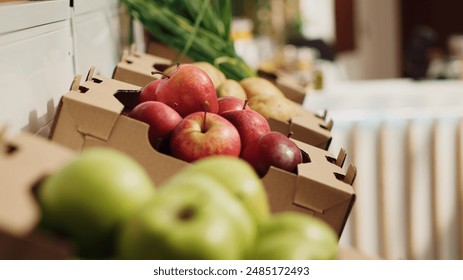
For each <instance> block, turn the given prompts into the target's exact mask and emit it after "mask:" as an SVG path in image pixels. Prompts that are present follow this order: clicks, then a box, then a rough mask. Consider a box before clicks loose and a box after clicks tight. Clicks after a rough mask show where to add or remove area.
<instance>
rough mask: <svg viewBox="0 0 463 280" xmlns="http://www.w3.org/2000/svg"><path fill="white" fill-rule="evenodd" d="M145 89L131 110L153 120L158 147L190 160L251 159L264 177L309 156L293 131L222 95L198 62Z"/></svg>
mask: <svg viewBox="0 0 463 280" xmlns="http://www.w3.org/2000/svg"><path fill="white" fill-rule="evenodd" d="M154 74H160V75H162V76H161V77H160V78H159V79H155V80H153V81H152V82H150V83H149V84H147V85H146V86H145V87H144V88H143V89H142V90H141V92H140V96H139V104H138V105H137V106H136V107H135V108H133V109H132V111H130V112H129V116H130V117H133V118H135V119H137V120H140V121H143V122H145V123H147V124H148V125H149V140H150V143H151V145H152V146H153V147H154V148H155V149H156V150H158V151H160V152H163V153H166V154H170V155H172V156H174V157H176V158H179V159H182V160H185V161H187V162H194V161H196V160H198V159H201V158H204V157H207V156H211V155H228V156H234V157H240V158H242V159H244V160H246V161H247V162H248V163H250V164H251V166H252V167H253V168H254V169H255V170H256V172H257V173H258V174H259V176H261V177H263V176H264V175H265V174H266V173H267V171H268V169H269V168H270V166H275V167H278V168H281V169H284V170H286V171H290V172H296V167H297V165H298V164H299V163H301V162H302V161H303V156H302V153H301V151H300V149H299V148H298V147H297V145H296V144H295V143H294V142H293V141H292V140H291V139H289V136H287V135H283V134H281V133H280V132H276V131H271V129H270V126H269V123H268V121H267V119H266V118H265V117H263V116H262V115H261V114H260V113H258V112H257V111H255V110H252V109H251V108H250V107H249V106H247V104H246V101H244V100H242V99H240V98H237V97H231V96H227V97H220V98H218V97H217V93H216V89H215V87H214V84H213V82H212V80H211V78H210V77H209V76H208V74H207V73H206V72H205V71H204V70H202V69H201V68H199V67H198V66H195V65H193V64H182V65H178V66H177V68H176V69H175V70H174V71H173V72H172V73H171V74H170V75H169V76H167V75H165V74H163V73H154Z"/></svg>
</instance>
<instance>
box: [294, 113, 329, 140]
mask: <svg viewBox="0 0 463 280" xmlns="http://www.w3.org/2000/svg"><path fill="white" fill-rule="evenodd" d="M332 127H333V120H331V119H330V120H327V119H326V114H324V115H317V114H315V113H314V112H312V111H309V110H307V109H304V110H301V111H300V113H299V114H297V115H296V116H294V117H293V118H292V119H291V126H290V130H291V131H292V132H293V134H294V135H295V136H294V138H298V139H300V140H302V141H304V142H307V143H313V145H314V146H317V147H320V148H323V149H328V147H327V146H328V145H329V143H330V141H327V139H331V129H332ZM307 129H309V130H310V131H313V135H310V136H309V135H306V136H307V137H311V139H310V141H308V140H306V139H303V137H304V133H305V134H307V133H306V131H307ZM327 143H328V144H327ZM325 146H326V147H325Z"/></svg>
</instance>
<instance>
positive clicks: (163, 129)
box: [129, 101, 182, 150]
mask: <svg viewBox="0 0 463 280" xmlns="http://www.w3.org/2000/svg"><path fill="white" fill-rule="evenodd" d="M129 117H131V118H134V119H137V120H139V121H142V122H145V123H147V124H148V125H149V130H148V137H149V140H150V143H151V145H152V146H153V147H154V148H155V149H156V150H162V148H163V147H164V146H165V144H167V143H168V139H169V136H170V134H171V133H172V131H173V130H174V128H175V127H176V126H177V124H178V123H180V121H181V120H182V117H181V116H180V115H179V114H178V113H177V111H175V110H174V109H172V108H171V107H169V106H168V105H166V104H164V103H162V102H158V101H146V102H143V103H140V104H138V105H137V106H135V108H133V109H132V111H130V113H129Z"/></svg>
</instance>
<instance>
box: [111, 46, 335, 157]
mask: <svg viewBox="0 0 463 280" xmlns="http://www.w3.org/2000/svg"><path fill="white" fill-rule="evenodd" d="M169 64H170V60H168V59H165V58H162V57H159V56H155V55H151V54H147V53H140V52H136V51H134V48H132V49H131V50H130V51H128V50H126V51H125V52H124V54H123V55H122V58H121V60H120V62H119V63H118V64H117V65H116V67H115V69H114V72H113V77H112V78H113V79H115V80H119V81H123V82H126V83H130V84H134V85H137V86H139V87H143V86H145V85H146V84H147V83H148V82H149V81H152V80H153V79H156V77H154V76H153V75H152V74H151V72H152V71H162V69H163V68H164V69H165V67H166V66H167V65H169ZM326 116H327V114H326V112H324V113H323V114H317V113H314V112H312V111H309V110H307V109H305V108H301V111H300V113H299V114H298V115H297V116H295V117H293V118H292V119H291V120H289V121H288V122H283V121H281V120H276V119H273V118H270V119H269V124H270V128H271V129H272V130H274V131H279V132H281V133H283V134H285V135H289V134H290V133H292V138H294V139H297V140H300V141H302V142H305V143H308V144H311V145H314V146H316V147H319V148H322V149H325V150H327V149H328V148H329V145H330V143H331V139H332V137H331V128H332V127H333V121H332V120H331V119H330V120H328V119H327V117H326Z"/></svg>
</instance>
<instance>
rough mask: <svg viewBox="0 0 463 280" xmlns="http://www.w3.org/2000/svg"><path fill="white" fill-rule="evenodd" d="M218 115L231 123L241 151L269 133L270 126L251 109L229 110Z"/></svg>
mask: <svg viewBox="0 0 463 280" xmlns="http://www.w3.org/2000/svg"><path fill="white" fill-rule="evenodd" d="M241 103H243V101H241ZM220 115H221V116H222V117H224V118H226V119H227V120H228V121H229V122H231V123H232V124H233V125H234V126H235V127H236V129H237V130H238V133H239V134H240V139H241V148H242V149H244V148H245V147H246V146H247V145H248V143H250V142H253V141H255V140H257V138H259V137H260V136H261V135H263V134H266V133H268V132H270V125H269V124H268V121H267V119H266V118H265V117H264V116H262V115H261V114H260V113H258V112H257V111H254V110H252V109H238V110H229V111H225V112H223V113H221V114H220Z"/></svg>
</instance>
